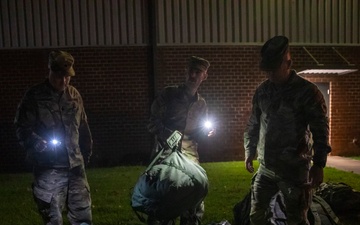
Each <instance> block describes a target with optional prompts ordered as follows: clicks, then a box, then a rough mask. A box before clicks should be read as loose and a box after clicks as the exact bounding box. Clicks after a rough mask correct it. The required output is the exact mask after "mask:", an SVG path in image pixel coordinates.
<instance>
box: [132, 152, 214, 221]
mask: <svg viewBox="0 0 360 225" xmlns="http://www.w3.org/2000/svg"><path fill="white" fill-rule="evenodd" d="M161 154H162V153H160V154H159V155H161ZM207 192H208V178H207V175H206V172H205V170H204V169H203V168H202V167H201V166H200V165H198V164H196V163H194V162H193V161H191V160H189V159H188V158H186V157H185V156H184V155H183V154H182V153H181V152H179V151H177V150H174V151H172V152H171V153H170V155H168V156H167V157H166V158H165V159H163V160H161V161H160V162H159V157H157V158H155V159H154V160H153V162H152V163H151V164H150V165H149V167H148V168H147V169H146V170H145V172H144V173H143V174H142V175H141V176H140V177H139V179H138V181H137V183H136V185H135V187H134V189H133V193H132V197H131V206H132V208H133V209H134V210H135V212H137V214H138V213H139V212H140V213H145V214H147V215H151V216H153V217H155V218H156V219H158V220H170V219H174V218H176V217H178V216H180V215H181V214H182V213H184V212H185V211H186V210H188V209H192V208H194V207H196V206H197V205H198V204H200V203H201V202H202V201H203V199H204V198H205V196H206V195H207ZM138 216H139V214H138ZM139 219H141V218H140V217H139Z"/></svg>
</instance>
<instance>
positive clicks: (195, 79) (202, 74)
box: [187, 69, 208, 88]
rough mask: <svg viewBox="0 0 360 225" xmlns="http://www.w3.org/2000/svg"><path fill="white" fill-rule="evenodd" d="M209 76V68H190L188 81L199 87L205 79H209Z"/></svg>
mask: <svg viewBox="0 0 360 225" xmlns="http://www.w3.org/2000/svg"><path fill="white" fill-rule="evenodd" d="M207 76H208V74H207V70H205V71H204V70H199V69H189V71H188V74H187V83H188V84H190V85H192V86H194V87H196V88H197V87H199V86H200V84H201V83H202V82H203V81H204V80H206V79H207Z"/></svg>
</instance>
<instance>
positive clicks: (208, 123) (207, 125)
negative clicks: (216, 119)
mask: <svg viewBox="0 0 360 225" xmlns="http://www.w3.org/2000/svg"><path fill="white" fill-rule="evenodd" d="M204 126H205V128H207V129H210V128H212V126H213V125H212V123H211V121H205V123H204Z"/></svg>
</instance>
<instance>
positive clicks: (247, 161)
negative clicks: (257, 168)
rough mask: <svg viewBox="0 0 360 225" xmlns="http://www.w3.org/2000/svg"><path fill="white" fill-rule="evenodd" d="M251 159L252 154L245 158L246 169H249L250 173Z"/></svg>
mask: <svg viewBox="0 0 360 225" xmlns="http://www.w3.org/2000/svg"><path fill="white" fill-rule="evenodd" d="M253 160H254V157H252V156H249V157H247V158H246V159H245V167H246V170H247V171H249V172H250V173H253V172H254V166H253Z"/></svg>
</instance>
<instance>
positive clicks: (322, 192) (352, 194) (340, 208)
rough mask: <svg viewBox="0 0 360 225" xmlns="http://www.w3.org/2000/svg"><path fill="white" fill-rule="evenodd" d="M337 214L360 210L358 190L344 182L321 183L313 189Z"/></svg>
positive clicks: (353, 212)
mask: <svg viewBox="0 0 360 225" xmlns="http://www.w3.org/2000/svg"><path fill="white" fill-rule="evenodd" d="M315 193H316V194H317V195H318V196H321V197H322V198H323V199H324V200H325V201H326V202H327V203H328V204H329V205H330V206H331V208H332V209H333V210H334V212H335V213H336V214H338V215H348V214H358V213H359V212H360V192H359V191H356V190H354V189H353V188H352V187H350V186H349V185H347V184H345V183H341V182H340V183H332V182H327V183H322V184H321V185H320V186H319V187H318V188H317V189H316V191H315Z"/></svg>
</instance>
